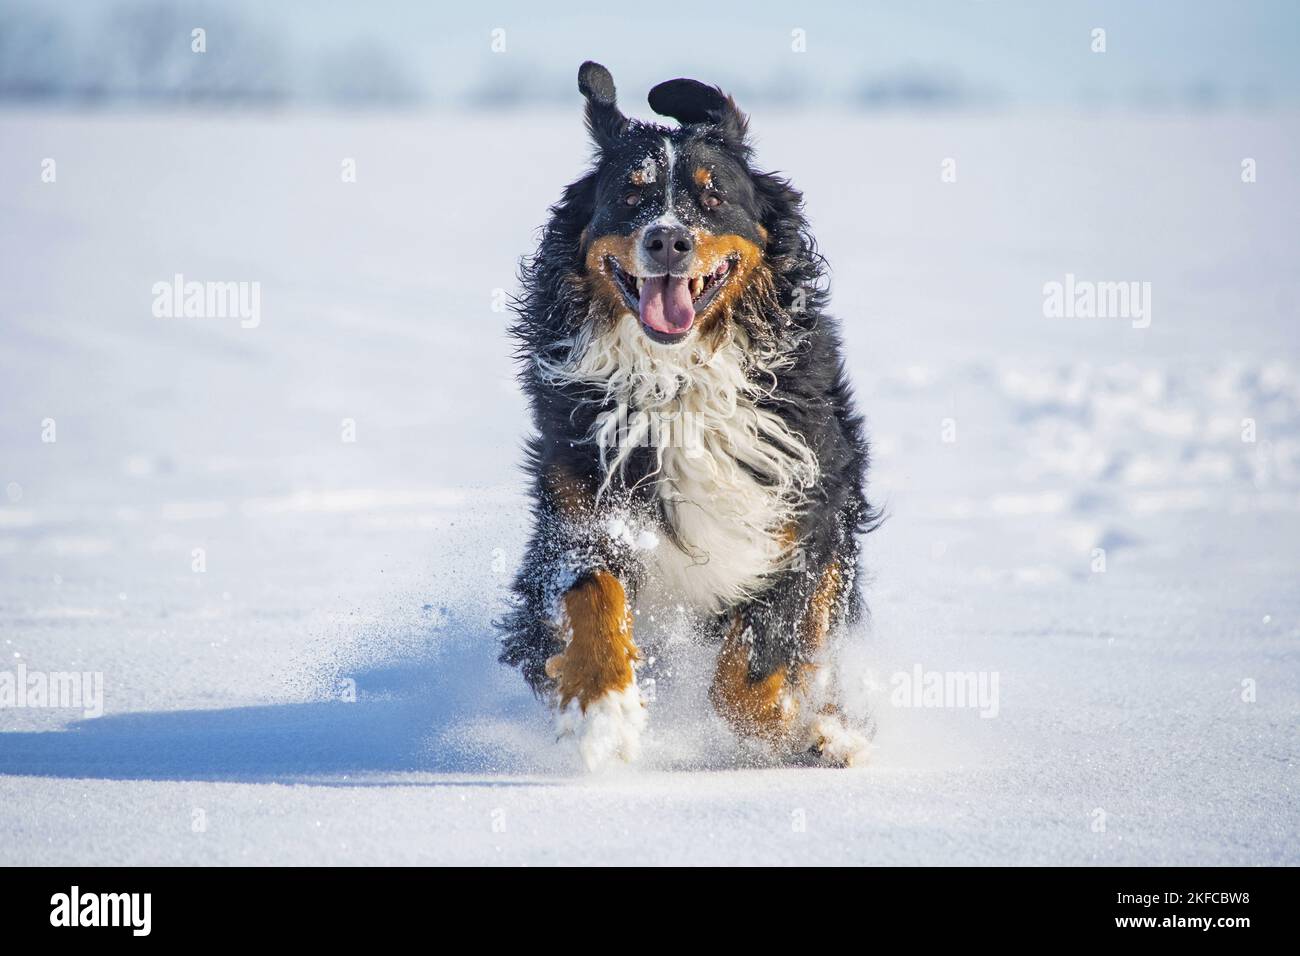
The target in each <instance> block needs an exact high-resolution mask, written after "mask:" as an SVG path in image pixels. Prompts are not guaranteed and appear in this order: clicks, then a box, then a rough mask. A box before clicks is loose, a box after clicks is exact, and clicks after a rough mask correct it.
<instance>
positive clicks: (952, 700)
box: [889, 664, 999, 718]
mask: <svg viewBox="0 0 1300 956" xmlns="http://www.w3.org/2000/svg"><path fill="white" fill-rule="evenodd" d="M889 684H890V686H891V687H892V688H893V689H892V690H891V691H890V693H889V703H890V704H891V705H892V706H894V707H934V708H963V707H969V708H978V709H979V714H980V716H981V717H985V718H993V717H996V716H997V715H998V710H999V705H998V672H997V671H927V670H925V669H924V668H923V667H922V666H921V665H920V664H915V665H913V667H912V669H911V670H910V671H896V672H895V673H894V674H893V675H892V676H891V677H890V678H889Z"/></svg>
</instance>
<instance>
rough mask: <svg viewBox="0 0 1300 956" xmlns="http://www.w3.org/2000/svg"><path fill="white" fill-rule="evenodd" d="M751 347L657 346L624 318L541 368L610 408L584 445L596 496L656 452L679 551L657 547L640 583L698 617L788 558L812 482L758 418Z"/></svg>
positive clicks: (738, 343) (796, 447)
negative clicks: (592, 454) (594, 453)
mask: <svg viewBox="0 0 1300 956" xmlns="http://www.w3.org/2000/svg"><path fill="white" fill-rule="evenodd" d="M746 345H747V343H746V342H745V341H744V340H743V339H742V338H740V333H736V335H735V336H733V337H732V338H731V339H729V340H728V341H726V342H724V343H723V344H722V345H720V346H719V347H718V348H716V349H709V348H707V347H705V346H704V345H703V344H701V343H699V342H697V341H688V342H686V343H684V344H682V345H677V346H662V345H658V344H657V343H654V342H652V341H650V340H649V339H648V338H647V337H646V336H645V335H644V334H643V332H642V331H641V329H640V327H639V322H638V321H637V319H636V317H635V316H633V315H630V314H628V315H624V316H623V317H622V318H621V319H620V320H619V321H618V322H617V323H616V324H615V325H614V327H613V328H612V329H609V330H608V331H605V332H604V333H602V334H601V335H599V336H589V337H587V338H586V339H585V340H584V339H582V338H581V337H580V338H579V340H578V341H575V342H574V343H572V347H571V349H570V350H569V352H568V355H567V356H566V357H565V359H564V360H563V361H562V362H560V363H558V364H548V363H544V362H540V361H539V370H540V371H541V372H542V373H543V375H545V376H548V377H549V378H551V380H554V381H561V380H564V381H580V382H583V383H585V384H587V385H588V386H592V387H593V389H594V391H595V392H596V393H597V395H598V397H595V398H593V400H594V401H599V402H601V404H603V405H606V406H607V410H606V411H603V412H602V413H601V415H600V416H599V417H598V418H597V420H596V423H595V426H594V427H593V429H592V432H591V434H589V435H588V436H587V438H588V440H589V441H591V442H593V443H594V444H595V445H596V446H597V448H598V449H599V452H600V456H601V461H602V467H603V470H604V473H605V476H606V478H605V485H604V486H603V488H602V491H603V490H604V488H606V487H608V484H609V482H610V480H611V479H612V478H613V477H614V476H615V475H618V474H621V473H622V471H623V469H624V466H625V465H626V462H627V460H628V457H629V456H630V455H631V454H632V453H633V452H634V451H635V450H636V449H638V448H644V447H650V448H652V449H653V450H654V452H655V460H656V464H657V468H656V470H655V471H654V473H653V475H652V476H651V477H650V478H649V479H647V481H653V482H654V488H655V493H656V494H657V495H658V496H659V497H660V499H661V500H662V502H663V512H664V517H665V519H666V521H667V523H668V525H669V526H670V529H671V531H672V535H673V537H674V538H675V539H676V542H674V541H672V540H667V539H661V540H660V541H659V543H658V544H657V545H656V546H654V547H653V548H652V549H650V550H649V552H648V553H647V554H646V559H647V560H646V565H647V574H648V575H649V578H650V580H649V581H648V582H647V584H649V585H650V588H651V590H653V591H655V592H659V593H661V594H662V596H663V598H664V599H665V600H666V601H671V602H674V603H679V604H682V605H684V606H686V607H688V608H689V609H691V610H693V611H697V612H716V611H719V610H721V609H722V608H724V607H726V606H727V605H730V604H733V603H735V602H737V601H741V600H743V599H745V598H746V597H747V596H750V595H752V594H754V593H755V592H756V591H758V590H760V589H761V584H762V581H763V578H764V577H765V575H767V574H768V573H770V572H771V571H772V570H773V569H774V568H776V567H777V566H778V565H779V564H780V563H781V562H782V561H784V560H786V559H787V558H788V556H789V552H790V547H791V544H792V542H791V541H790V539H789V536H788V533H787V531H786V529H787V527H788V526H789V525H790V524H791V522H793V520H794V519H795V518H796V517H797V515H798V513H799V510H800V509H801V507H802V506H803V504H804V491H805V489H806V488H807V487H808V486H809V485H810V484H811V483H812V482H813V481H815V480H816V477H817V461H816V458H815V457H814V456H813V454H812V452H811V451H810V450H809V449H808V446H807V445H806V444H805V442H804V440H803V438H802V436H800V435H798V434H796V433H794V432H791V431H790V430H789V429H788V428H787V427H786V425H785V423H784V422H783V421H782V420H781V419H780V417H779V416H777V415H774V414H772V413H771V412H770V411H767V410H765V409H761V408H759V407H758V400H759V399H760V398H761V397H762V396H763V393H764V389H765V388H767V387H768V385H767V384H766V378H765V376H764V374H763V372H764V366H763V365H762V364H761V362H760V360H759V359H758V358H757V357H756V356H754V355H753V354H752V352H751V350H749V349H748V348H747V347H746ZM756 475H757V476H762V477H761V480H760V479H759V478H758V477H756Z"/></svg>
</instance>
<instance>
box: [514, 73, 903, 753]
mask: <svg viewBox="0 0 1300 956" xmlns="http://www.w3.org/2000/svg"><path fill="white" fill-rule="evenodd" d="M578 89H579V91H580V92H581V93H582V95H583V96H584V97H585V99H586V105H585V112H586V125H587V129H588V131H589V134H590V136H591V139H592V141H593V143H594V161H593V165H592V167H591V168H590V170H589V171H588V172H587V173H586V174H585V175H583V176H582V177H581V178H579V179H578V180H577V181H576V182H574V183H573V184H571V185H570V186H568V187H567V188H566V189H565V190H564V193H563V196H562V198H561V199H560V200H559V202H558V203H556V204H555V205H554V206H552V207H551V209H550V220H549V222H548V223H547V224H546V226H545V228H544V230H543V232H542V236H541V239H540V245H539V247H538V249H537V251H536V253H535V254H534V255H533V256H531V257H528V258H525V259H524V260H523V264H522V266H521V276H520V279H521V286H522V292H521V293H520V295H519V296H518V297H517V298H516V299H515V301H514V303H513V305H514V311H515V314H516V316H517V321H516V322H515V324H514V325H513V327H512V330H511V331H512V334H513V337H514V341H515V343H516V345H517V356H516V357H517V360H518V363H519V367H520V380H521V383H522V387H523V390H524V392H525V394H526V395H527V397H528V400H529V403H530V406H531V411H532V417H533V422H534V424H535V426H536V432H537V434H536V435H535V437H533V438H532V439H531V440H530V441H529V444H528V447H527V452H526V467H527V469H528V471H529V472H530V474H531V478H532V496H533V515H532V517H533V532H532V536H531V539H530V541H529V544H528V549H527V553H526V556H525V558H524V560H523V563H522V566H521V569H520V571H519V574H518V576H517V578H516V580H515V582H514V585H513V589H512V594H511V605H510V608H509V610H508V611H507V613H506V614H505V616H504V617H503V618H502V619H501V620H500V621H499V626H500V627H501V629H502V647H501V654H500V660H501V661H502V662H503V663H506V664H509V665H513V666H516V667H518V668H519V669H520V670H521V671H522V674H523V676H524V678H525V679H526V680H527V682H528V683H529V685H530V686H531V687H532V689H533V690H534V691H535V692H536V693H537V694H538V695H539V696H542V697H544V698H546V699H547V700H549V701H550V702H551V703H552V704H553V706H554V708H555V710H556V713H557V715H558V721H559V727H560V730H561V733H562V734H572V735H573V736H574V737H575V738H576V739H577V741H578V744H579V749H580V753H581V754H582V756H583V758H584V759H585V761H586V763H587V764H588V766H592V767H594V766H598V765H600V764H602V763H604V762H606V761H608V760H612V759H622V760H632V759H635V758H636V756H637V754H638V750H639V739H640V734H641V731H642V729H643V727H644V725H645V723H646V719H647V712H646V709H645V704H644V702H643V701H642V699H641V692H640V689H639V687H638V678H637V668H638V666H639V665H640V664H641V663H642V660H643V654H642V652H641V650H640V649H639V647H638V644H637V634H638V633H639V632H640V631H641V630H643V624H642V622H649V621H651V620H653V619H654V618H655V617H656V615H658V616H659V617H660V619H662V618H663V616H664V615H666V614H670V613H675V614H679V615H680V614H683V613H684V614H686V615H687V616H688V617H689V619H690V621H691V626H692V628H693V630H694V632H695V633H696V634H698V635H699V636H700V637H701V638H702V639H703V640H708V641H712V642H714V643H716V645H717V647H718V652H717V654H718V656H717V664H716V670H715V673H714V675H713V678H712V681H711V684H710V686H709V688H708V696H709V699H710V701H711V702H712V704H713V705H714V707H715V708H716V710H717V711H718V712H719V713H720V714H721V715H722V716H723V717H724V718H726V720H727V722H728V723H729V724H730V726H731V727H732V728H733V729H734V730H735V731H736V733H737V734H739V735H741V736H743V737H745V738H752V739H754V740H756V741H758V742H759V746H760V748H761V749H767V750H769V751H770V752H771V753H772V754H773V755H774V756H775V757H777V758H778V759H783V760H789V761H791V762H808V761H812V762H815V763H824V764H829V765H835V766H848V765H851V764H854V763H860V762H861V761H862V760H863V759H864V758H865V756H866V754H867V751H868V748H869V739H868V734H867V733H866V732H865V730H864V729H863V728H861V727H856V726H854V725H853V724H852V723H851V722H850V721H849V720H848V719H847V718H846V716H845V715H844V712H843V708H842V707H841V705H840V703H839V701H838V700H837V698H838V696H839V695H838V689H837V688H836V686H835V681H834V680H833V678H832V677H831V674H830V670H829V668H828V666H827V658H828V654H829V652H830V651H831V649H832V647H833V644H834V641H835V638H836V637H837V635H839V634H842V633H843V632H844V631H845V630H846V629H847V628H850V627H852V626H853V625H854V624H855V623H856V622H858V621H859V620H860V619H861V618H862V616H863V615H864V614H865V609H864V606H863V601H862V596H861V587H860V576H859V548H860V540H859V539H860V537H861V536H862V535H863V534H865V533H866V532H868V531H870V530H871V529H873V528H874V527H875V525H876V524H877V523H878V519H879V514H878V513H877V511H876V510H875V509H874V508H872V507H871V506H870V505H869V504H868V501H867V498H866V494H865V490H864V489H865V480H866V470H867V460H868V447H867V441H866V438H865V435H864V426H863V420H862V418H861V417H860V416H859V414H858V413H857V412H856V411H855V410H854V403H853V396H852V393H851V391H850V387H849V384H848V381H847V377H846V373H845V369H844V361H843V358H842V349H841V344H840V337H839V333H838V329H837V325H836V323H835V321H834V320H833V319H832V318H831V317H830V316H829V315H827V314H826V311H825V307H826V303H827V298H828V295H827V289H826V280H825V270H826V266H825V261H824V260H823V258H822V257H821V255H820V254H819V253H818V252H817V250H816V246H815V244H814V240H813V237H812V235H811V234H810V231H809V226H808V223H807V221H806V220H805V218H804V216H803V213H802V195H801V194H800V193H799V192H798V191H796V190H795V189H794V188H793V187H792V186H791V184H790V183H789V182H788V181H787V180H785V179H784V178H782V177H781V176H779V175H776V174H774V173H770V172H760V171H757V170H756V169H755V168H754V166H753V165H752V164H751V160H752V147H751V146H750V145H749V143H748V142H747V125H748V118H747V117H746V116H745V115H744V114H743V113H742V112H741V111H740V110H739V108H738V107H737V106H736V103H735V101H734V100H733V99H732V98H731V97H729V96H728V95H726V94H725V93H723V92H722V91H721V90H720V89H719V88H716V87H711V86H708V85H706V84H704V83H701V82H698V81H696V80H690V79H676V80H669V81H667V82H665V83H661V84H659V85H658V86H656V87H654V89H652V90H651V91H650V95H649V102H650V106H651V108H652V109H653V110H654V111H655V112H656V113H658V114H660V115H662V116H666V117H669V118H671V119H674V120H676V121H677V124H678V125H677V126H676V127H672V128H670V127H666V126H663V125H659V124H655V123H646V122H642V121H637V120H632V119H629V118H628V117H627V116H625V115H624V114H623V113H622V112H621V110H620V109H619V107H618V105H617V102H616V97H615V87H614V81H613V78H612V76H611V75H610V73H609V71H608V70H607V69H605V67H603V66H601V65H600V64H598V63H592V62H587V63H584V64H583V65H582V67H581V68H580V70H579V72H578ZM634 624H635V626H634Z"/></svg>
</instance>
